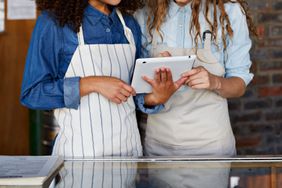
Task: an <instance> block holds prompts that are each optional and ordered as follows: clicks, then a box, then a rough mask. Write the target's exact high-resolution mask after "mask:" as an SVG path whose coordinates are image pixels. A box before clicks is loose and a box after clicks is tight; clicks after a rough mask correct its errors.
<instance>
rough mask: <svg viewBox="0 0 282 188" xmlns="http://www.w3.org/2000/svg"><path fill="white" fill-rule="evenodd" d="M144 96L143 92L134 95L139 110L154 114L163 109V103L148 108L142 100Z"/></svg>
mask: <svg viewBox="0 0 282 188" xmlns="http://www.w3.org/2000/svg"><path fill="white" fill-rule="evenodd" d="M144 96H145V94H139V95H137V96H135V97H134V100H135V103H136V105H137V109H139V110H141V111H142V112H143V113H146V114H156V113H158V112H160V111H161V110H162V109H164V105H163V104H160V105H156V106H151V107H150V108H149V107H146V106H145V101H144Z"/></svg>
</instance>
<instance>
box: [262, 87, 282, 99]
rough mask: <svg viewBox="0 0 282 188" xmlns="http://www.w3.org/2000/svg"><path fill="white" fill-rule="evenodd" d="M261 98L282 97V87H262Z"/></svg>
mask: <svg viewBox="0 0 282 188" xmlns="http://www.w3.org/2000/svg"><path fill="white" fill-rule="evenodd" d="M259 96H260V97H267V96H282V86H281V87H261V88H259Z"/></svg>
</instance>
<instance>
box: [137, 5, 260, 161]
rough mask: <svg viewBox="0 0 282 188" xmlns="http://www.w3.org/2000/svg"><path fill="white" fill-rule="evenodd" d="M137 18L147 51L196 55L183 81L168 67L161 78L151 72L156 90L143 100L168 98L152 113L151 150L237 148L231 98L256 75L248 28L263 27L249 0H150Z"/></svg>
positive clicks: (222, 152)
mask: <svg viewBox="0 0 282 188" xmlns="http://www.w3.org/2000/svg"><path fill="white" fill-rule="evenodd" d="M136 18H138V22H139V24H140V26H141V30H142V32H143V34H144V38H143V39H144V40H143V45H144V48H145V51H144V54H145V55H144V56H153V57H155V56H179V55H190V54H196V55H197V59H196V61H195V62H194V68H193V69H192V70H190V71H186V72H185V73H184V74H183V75H182V79H183V78H184V79H186V81H185V82H184V84H183V86H182V87H181V84H179V82H175V83H173V82H172V78H171V73H170V71H169V70H167V69H164V68H163V69H162V70H161V74H159V77H157V79H155V80H153V79H150V78H146V77H145V80H146V81H147V82H148V83H149V84H151V85H152V87H153V92H152V93H150V94H147V95H140V96H138V97H137V101H138V107H139V108H140V109H141V111H143V112H145V113H148V111H146V109H144V106H155V105H163V108H162V109H161V108H159V111H155V114H149V115H148V119H147V125H146V126H144V127H145V143H144V145H143V146H144V150H145V154H146V155H190V156H191V155H213V156H233V155H235V154H236V148H235V139H234V135H233V132H232V128H231V125H230V120H229V114H228V106H227V100H226V99H227V98H234V97H240V96H242V95H243V94H244V93H245V89H246V86H247V85H248V84H249V82H250V81H251V80H252V78H253V74H251V73H250V66H251V61H250V55H249V50H250V48H251V40H250V37H249V31H251V32H252V33H253V34H256V30H255V27H254V25H253V23H252V20H251V18H250V15H249V13H248V9H247V4H246V2H245V1H244V0H232V1H231V0H174V1H173V0H148V1H147V5H146V7H145V8H144V9H142V10H141V11H139V12H138V13H137V14H136ZM179 88H180V89H179ZM157 112H158V113H157ZM142 122H144V121H142Z"/></svg>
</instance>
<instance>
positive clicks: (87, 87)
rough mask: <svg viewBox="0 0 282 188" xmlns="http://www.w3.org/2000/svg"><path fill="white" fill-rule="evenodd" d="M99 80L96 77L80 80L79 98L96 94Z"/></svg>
mask: <svg viewBox="0 0 282 188" xmlns="http://www.w3.org/2000/svg"><path fill="white" fill-rule="evenodd" d="M98 83H99V78H98V77H96V76H89V77H84V78H81V79H80V87H79V90H80V97H83V96H85V95H88V94H90V93H93V92H97V87H98Z"/></svg>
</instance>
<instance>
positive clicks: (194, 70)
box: [181, 67, 203, 77]
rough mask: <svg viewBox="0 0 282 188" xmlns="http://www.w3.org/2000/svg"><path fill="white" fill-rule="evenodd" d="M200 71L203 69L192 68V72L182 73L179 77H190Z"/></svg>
mask: <svg viewBox="0 0 282 188" xmlns="http://www.w3.org/2000/svg"><path fill="white" fill-rule="evenodd" d="M202 70H203V67H196V68H193V69H192V70H190V71H188V72H185V73H183V74H182V75H181V76H183V77H188V76H192V75H195V74H198V73H200V72H201V71H202Z"/></svg>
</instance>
